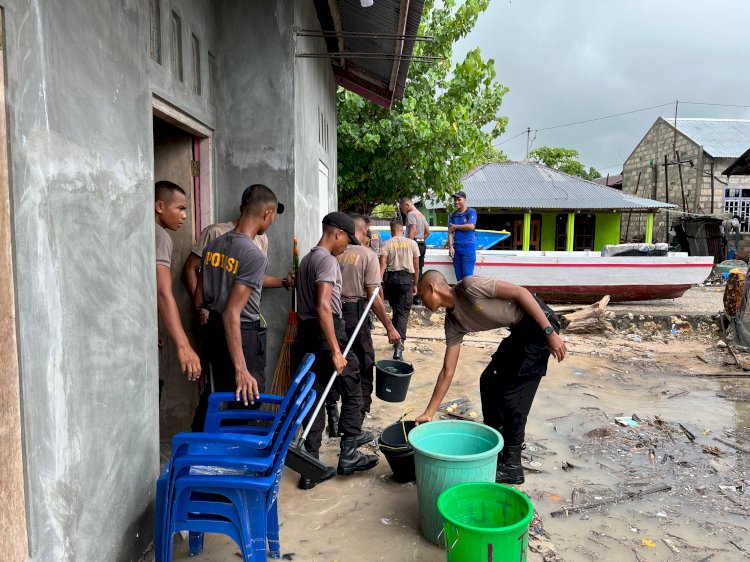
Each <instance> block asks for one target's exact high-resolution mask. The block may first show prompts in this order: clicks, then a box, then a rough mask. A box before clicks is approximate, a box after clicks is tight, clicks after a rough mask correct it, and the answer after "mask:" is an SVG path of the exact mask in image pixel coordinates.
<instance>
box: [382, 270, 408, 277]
mask: <svg viewBox="0 0 750 562" xmlns="http://www.w3.org/2000/svg"><path fill="white" fill-rule="evenodd" d="M387 273H390V274H391V275H400V276H403V277H405V276H407V275H408V276H409V277H413V276H414V274H413V273H409V272H408V271H406V270H405V269H399V270H398V271H388V272H387Z"/></svg>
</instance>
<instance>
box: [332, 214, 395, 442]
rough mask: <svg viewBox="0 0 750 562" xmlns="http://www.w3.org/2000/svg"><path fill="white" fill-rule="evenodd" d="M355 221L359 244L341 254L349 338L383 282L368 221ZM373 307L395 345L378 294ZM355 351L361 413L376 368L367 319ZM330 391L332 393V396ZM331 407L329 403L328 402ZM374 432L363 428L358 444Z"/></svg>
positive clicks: (369, 402) (368, 401)
mask: <svg viewBox="0 0 750 562" xmlns="http://www.w3.org/2000/svg"><path fill="white" fill-rule="evenodd" d="M349 216H350V217H351V218H352V221H354V229H355V233H356V236H357V240H359V243H360V245H359V246H355V245H354V244H349V245H348V246H347V247H346V250H345V251H344V253H343V254H341V255H340V256H338V258H337V259H338V260H339V267H340V268H341V308H342V312H343V315H344V323H345V324H346V335H347V338H349V337H351V334H352V333H353V332H354V328H355V326H356V325H357V322H358V321H359V317H360V316H362V311H363V310H364V309H365V305H366V304H367V301H368V300H369V298H370V296H372V293H373V292H374V291H375V287H378V286H379V285H380V282H381V279H382V277H381V276H380V264H379V263H378V256H376V255H375V253H373V252H372V251H370V250H368V249H367V248H366V247H365V246H364V244H363V243H364V240H365V239H366V238H367V224H366V223H365V220H364V218H363V217H362V216H360V215H356V214H351V215H349ZM372 310H373V312H375V315H376V316H377V317H378V319H379V320H380V321H381V322H382V323H383V326H384V327H385V331H386V334H387V336H388V342H389V343H390V344H392V345H395V344H397V343H399V342H400V341H401V336H400V335H399V333H398V332H397V331H396V328H394V327H393V323H392V322H391V319H390V318H388V313H387V312H386V310H385V304H384V303H383V300H382V299H381V298H380V296H379V295H378V297H377V298H376V299H375V301H374V302H373V304H372ZM352 351H353V352H354V354H355V355H356V356H357V360H358V361H359V378H360V382H361V386H362V415H363V416H364V415H366V414H367V413H368V412H369V411H370V406H371V405H372V388H373V370H374V368H375V348H374V347H373V346H372V333H371V332H370V325H369V323H367V322H365V323H364V324H363V325H362V328H361V329H360V330H359V333H358V334H357V337H356V339H355V340H354V345H353V346H352ZM330 396H331V395H330V394H329V397H330ZM326 407H328V404H326ZM374 439H375V436H374V435H373V434H372V433H370V432H369V431H363V432H362V434H361V435H360V436H359V437H358V438H357V444H358V445H363V444H365V443H369V442H370V441H373V440H374Z"/></svg>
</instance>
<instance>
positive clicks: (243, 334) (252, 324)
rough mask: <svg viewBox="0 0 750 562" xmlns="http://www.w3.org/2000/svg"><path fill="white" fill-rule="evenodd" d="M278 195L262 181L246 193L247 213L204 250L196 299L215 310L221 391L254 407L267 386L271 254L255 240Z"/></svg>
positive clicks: (212, 331) (200, 418)
mask: <svg viewBox="0 0 750 562" xmlns="http://www.w3.org/2000/svg"><path fill="white" fill-rule="evenodd" d="M277 206H278V201H277V200H276V195H274V193H273V191H271V190H270V189H269V188H268V187H266V186H265V185H262V184H255V185H251V186H250V187H248V188H247V189H245V191H244V193H243V194H242V215H241V216H240V218H239V220H238V221H237V225H236V226H235V228H234V230H230V231H229V232H227V233H226V234H224V235H222V236H219V237H218V238H217V239H216V240H214V241H213V242H211V243H209V244H208V246H206V248H205V250H204V251H203V258H202V275H201V277H200V278H199V279H198V287H197V289H196V297H195V300H196V302H197V303H198V304H199V305H200V306H202V307H204V308H206V309H208V310H209V316H208V324H207V339H208V360H209V363H210V364H211V371H212V375H213V381H214V387H215V390H216V391H217V392H231V391H233V390H234V391H235V396H236V399H237V401H241V402H244V403H245V405H249V404H252V403H254V402H255V399H256V398H257V397H258V395H259V393H260V392H263V391H264V389H265V381H266V374H265V369H266V333H265V330H264V329H261V326H260V297H261V292H262V290H263V279H264V277H265V274H266V268H267V267H268V258H267V257H266V255H265V254H264V253H263V252H262V251H261V250H260V248H258V246H257V244H256V243H255V242H254V240H253V239H254V238H255V237H256V236H257V235H258V234H263V233H264V232H266V231H267V230H268V228H269V227H270V226H271V224H273V221H274V220H275V218H276V211H277ZM210 393H211V387H210V385H206V388H205V389H204V391H203V394H202V395H201V399H200V402H199V404H198V408H196V411H195V417H194V419H193V426H192V427H193V431H202V430H203V424H204V421H205V417H206V409H207V406H208V396H209V394H210Z"/></svg>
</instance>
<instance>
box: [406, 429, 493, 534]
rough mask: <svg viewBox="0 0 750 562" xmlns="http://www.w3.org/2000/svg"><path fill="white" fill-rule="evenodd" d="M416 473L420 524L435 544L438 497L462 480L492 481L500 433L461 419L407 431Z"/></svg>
mask: <svg viewBox="0 0 750 562" xmlns="http://www.w3.org/2000/svg"><path fill="white" fill-rule="evenodd" d="M409 444H410V445H411V446H412V448H413V449H414V468H415V470H416V475H417V497H418V499H419V526H420V528H421V529H422V534H423V535H424V536H425V537H426V538H427V539H428V540H430V541H432V542H433V543H435V544H439V543H438V535H439V534H440V532H441V531H442V529H443V519H442V517H441V516H440V512H439V511H438V508H437V501H438V496H440V494H441V493H443V491H444V490H447V489H448V488H450V487H451V486H455V485H456V484H463V483H464V482H495V472H496V470H497V454H498V453H499V452H500V449H502V448H503V438H502V436H501V435H500V434H499V433H498V432H497V431H495V430H494V429H492V428H491V427H489V426H486V425H483V424H480V423H476V422H470V421H461V420H447V421H434V422H429V423H424V424H421V425H418V426H417V427H415V428H414V429H412V430H411V431H410V432H409Z"/></svg>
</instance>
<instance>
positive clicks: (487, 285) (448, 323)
mask: <svg viewBox="0 0 750 562" xmlns="http://www.w3.org/2000/svg"><path fill="white" fill-rule="evenodd" d="M452 291H453V296H454V298H455V300H456V305H455V306H454V307H453V309H452V310H449V311H448V312H446V314H445V344H446V345H447V346H448V347H452V346H454V345H459V344H460V343H461V342H462V341H463V339H464V335H466V334H468V333H469V332H483V331H485V330H494V329H495V328H508V327H510V326H512V325H513V324H515V323H516V322H518V321H520V320H521V318H522V317H523V309H522V308H521V307H520V306H518V303H516V301H512V300H502V299H497V298H495V281H494V280H492V279H488V278H486V277H478V276H476V275H471V276H469V277H464V279H463V280H462V281H460V282H459V283H457V284H456V285H454V286H453V289H452Z"/></svg>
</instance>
